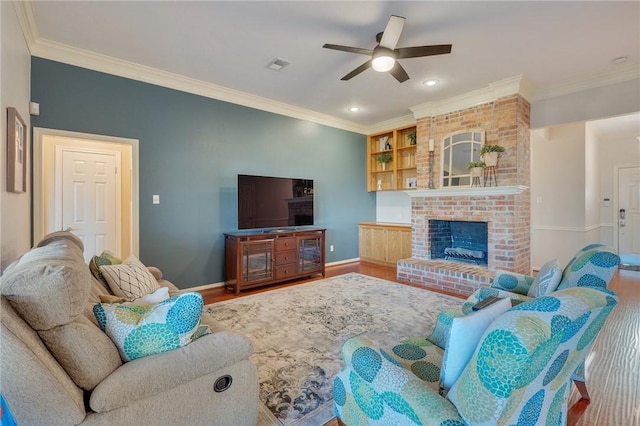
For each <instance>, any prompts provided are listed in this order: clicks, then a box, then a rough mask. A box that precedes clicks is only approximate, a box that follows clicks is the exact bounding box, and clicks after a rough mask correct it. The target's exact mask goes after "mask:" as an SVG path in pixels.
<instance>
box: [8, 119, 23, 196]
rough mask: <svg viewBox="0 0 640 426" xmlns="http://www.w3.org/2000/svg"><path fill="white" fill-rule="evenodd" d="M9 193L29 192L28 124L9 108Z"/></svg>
mask: <svg viewBox="0 0 640 426" xmlns="http://www.w3.org/2000/svg"><path fill="white" fill-rule="evenodd" d="M7 191H8V192H18V193H22V192H27V123H26V122H25V121H24V120H23V119H22V117H20V114H19V113H18V110H16V109H15V108H13V107H9V108H7Z"/></svg>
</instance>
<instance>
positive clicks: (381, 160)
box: [378, 153, 393, 170]
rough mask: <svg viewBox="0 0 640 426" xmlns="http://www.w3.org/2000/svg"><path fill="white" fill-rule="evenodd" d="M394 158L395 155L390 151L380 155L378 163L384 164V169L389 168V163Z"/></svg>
mask: <svg viewBox="0 0 640 426" xmlns="http://www.w3.org/2000/svg"><path fill="white" fill-rule="evenodd" d="M391 160H393V156H392V155H391V154H389V153H384V154H380V155H378V163H380V164H382V170H386V169H387V163H388V162H390V161H391Z"/></svg>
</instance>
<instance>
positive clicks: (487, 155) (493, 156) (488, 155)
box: [480, 144, 504, 186]
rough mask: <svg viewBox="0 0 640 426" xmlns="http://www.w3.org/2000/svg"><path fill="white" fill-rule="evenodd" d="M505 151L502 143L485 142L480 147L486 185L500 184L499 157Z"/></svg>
mask: <svg viewBox="0 0 640 426" xmlns="http://www.w3.org/2000/svg"><path fill="white" fill-rule="evenodd" d="M502 152H504V147H503V146H500V145H491V144H484V145H482V148H480V157H481V158H482V160H483V161H484V163H485V165H486V167H485V168H484V186H498V176H497V173H496V169H497V168H498V157H500V153H502Z"/></svg>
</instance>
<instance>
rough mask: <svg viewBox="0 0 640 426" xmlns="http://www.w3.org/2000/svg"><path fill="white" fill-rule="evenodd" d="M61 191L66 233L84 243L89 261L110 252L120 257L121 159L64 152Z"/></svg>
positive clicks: (68, 149)
mask: <svg viewBox="0 0 640 426" xmlns="http://www.w3.org/2000/svg"><path fill="white" fill-rule="evenodd" d="M60 154H61V158H60V160H61V163H60V162H59V163H58V164H60V165H61V168H60V170H61V173H60V174H58V176H60V175H61V179H60V186H59V188H57V189H59V190H60V191H61V194H60V195H61V197H56V199H57V200H60V201H59V202H60V206H59V208H60V216H59V217H60V218H61V221H62V229H70V230H71V231H72V232H73V233H74V234H76V235H77V236H79V237H80V238H81V239H82V241H83V242H84V257H85V260H87V261H88V260H89V259H91V256H93V255H94V254H97V253H101V252H102V251H103V250H109V251H111V252H113V253H120V231H119V229H118V228H119V225H118V224H119V222H120V220H119V215H120V214H119V212H120V205H119V204H120V203H119V200H120V178H119V177H118V169H119V167H120V164H119V162H120V156H119V153H117V152H111V153H99V152H90V151H83V150H77V149H73V148H62V149H61V150H60Z"/></svg>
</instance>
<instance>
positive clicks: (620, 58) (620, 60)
mask: <svg viewBox="0 0 640 426" xmlns="http://www.w3.org/2000/svg"><path fill="white" fill-rule="evenodd" d="M627 59H628V58H627V57H626V56H618V57H617V58H614V59H613V60H611V62H613V63H614V64H621V63H623V62H626V61H627Z"/></svg>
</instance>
